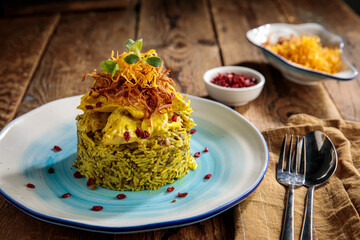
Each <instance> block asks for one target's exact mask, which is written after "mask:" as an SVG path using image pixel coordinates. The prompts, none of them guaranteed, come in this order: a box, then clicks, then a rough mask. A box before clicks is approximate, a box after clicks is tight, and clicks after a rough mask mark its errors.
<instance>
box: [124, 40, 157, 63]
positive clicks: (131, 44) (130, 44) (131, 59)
mask: <svg viewBox="0 0 360 240" xmlns="http://www.w3.org/2000/svg"><path fill="white" fill-rule="evenodd" d="M142 45H143V40H142V39H141V38H140V39H138V40H136V41H134V40H132V39H129V40H127V41H126V43H125V47H126V48H127V49H128V50H129V51H130V52H135V53H137V55H136V54H130V55H128V56H127V57H126V58H124V61H125V62H126V63H127V64H135V63H137V62H138V61H139V60H141V61H142V62H143V64H144V63H145V62H147V63H148V64H149V65H150V66H153V67H160V66H161V63H162V60H161V58H159V57H153V56H146V57H143V58H142V57H141V54H140V52H141V48H142Z"/></svg>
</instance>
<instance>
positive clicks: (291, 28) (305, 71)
mask: <svg viewBox="0 0 360 240" xmlns="http://www.w3.org/2000/svg"><path fill="white" fill-rule="evenodd" d="M301 34H311V35H316V36H318V37H319V38H320V40H321V43H322V45H323V46H326V47H338V48H340V50H341V56H342V60H343V66H344V67H343V69H342V71H341V72H338V73H335V74H328V73H325V72H321V71H317V70H312V69H309V68H306V67H304V66H301V65H299V64H296V63H293V62H291V61H289V60H287V59H286V58H284V57H282V56H280V55H278V54H276V53H274V52H272V51H270V50H268V49H267V48H266V47H265V46H264V45H263V43H265V42H266V41H268V40H269V39H270V43H276V42H277V41H278V39H279V38H280V37H285V38H289V37H290V36H291V35H293V36H295V37H296V36H298V35H301ZM270 36H271V37H270ZM246 37H247V39H248V40H249V41H250V42H251V43H252V44H254V45H255V46H257V47H259V48H260V49H261V50H262V52H263V54H264V55H265V57H266V58H267V59H268V61H269V62H270V63H271V64H272V65H273V66H275V67H276V68H278V69H279V70H280V71H281V72H282V74H283V75H284V77H286V78H287V79H288V80H290V81H292V82H295V83H298V84H301V85H315V84H317V83H318V82H320V81H322V80H328V79H333V80H339V81H347V80H352V79H354V78H355V77H356V76H357V75H358V71H357V69H356V68H355V67H354V66H352V65H351V64H350V63H349V62H348V60H347V59H346V58H345V56H344V54H343V48H344V41H343V39H342V38H341V37H340V36H338V35H336V34H334V33H331V32H329V31H328V30H326V29H325V28H324V27H323V26H321V25H320V24H317V23H305V24H286V23H271V24H265V25H262V26H260V27H257V28H253V29H251V30H249V31H248V32H247V33H246ZM269 37H270V38H269Z"/></svg>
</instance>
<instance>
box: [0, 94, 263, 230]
mask: <svg viewBox="0 0 360 240" xmlns="http://www.w3.org/2000/svg"><path fill="white" fill-rule="evenodd" d="M182 95H185V94H182ZM186 95H187V100H190V101H192V100H193V99H195V100H197V101H204V102H208V103H210V104H215V105H218V106H219V107H221V108H224V109H227V111H231V112H232V113H234V114H235V115H237V116H238V117H240V118H241V119H242V120H243V121H245V122H246V123H247V124H249V125H250V126H251V127H252V128H253V130H254V131H255V132H256V133H257V135H258V137H259V138H260V139H261V142H262V143H263V146H262V147H264V150H265V154H266V155H265V158H266V160H265V164H264V165H263V169H262V170H261V174H260V176H259V178H258V179H257V181H255V182H254V183H253V184H252V186H251V187H250V188H249V189H248V190H247V191H244V192H243V193H242V194H241V195H239V196H237V197H235V198H233V199H231V200H229V201H227V202H225V203H223V204H221V205H220V206H218V207H216V208H213V209H210V210H209V211H206V212H204V213H202V214H197V215H196V216H191V217H185V218H181V219H176V220H170V221H162V222H157V223H150V224H142V225H134V226H125V227H107V226H99V225H93V224H86V223H81V222H77V221H73V220H69V219H62V218H59V217H53V216H50V215H47V214H43V213H40V212H37V211H35V210H32V209H31V208H29V207H26V206H24V205H23V204H21V203H19V202H17V201H16V200H15V199H13V198H12V197H11V196H10V195H9V194H7V193H6V192H4V191H3V190H2V189H1V188H0V195H2V196H3V197H4V198H5V200H7V201H8V202H9V203H11V204H12V205H14V206H15V207H17V208H18V209H19V210H21V211H22V212H24V213H26V214H28V215H30V216H32V217H34V218H36V219H39V220H41V221H45V222H49V223H52V224H57V225H61V226H65V227H71V228H77V229H82V230H89V231H96V232H104V233H120V234H121V233H124V234H125V233H135V232H145V231H154V230H159V229H167V228H174V227H181V226H186V225H190V224H195V223H198V222H201V221H204V220H207V219H209V218H211V217H214V216H216V215H218V214H220V213H222V212H224V211H226V210H228V209H230V208H232V207H234V206H235V205H237V204H239V203H240V202H242V201H243V200H245V199H246V198H247V197H248V196H250V195H251V193H253V192H254V191H255V190H256V189H257V187H258V186H259V185H260V183H261V182H262V180H263V179H264V176H265V174H266V172H267V169H268V166H269V149H268V146H267V143H266V141H265V138H264V136H263V135H262V134H261V132H260V131H259V130H258V129H257V128H256V127H255V125H254V124H253V123H251V122H250V121H249V120H247V119H246V118H245V117H244V116H242V115H241V114H240V113H238V112H237V111H235V110H234V109H232V108H230V107H228V106H226V105H224V104H221V103H219V102H216V101H213V100H210V99H205V98H202V97H197V96H193V95H190V94H186ZM81 96H82V95H77V96H70V97H65V98H60V99H56V100H53V101H50V102H48V103H45V104H43V105H41V106H39V107H37V108H35V109H33V110H31V111H29V112H27V113H25V114H23V115H21V116H19V117H17V118H15V119H14V120H12V121H10V122H9V123H8V124H7V125H6V126H5V127H4V128H3V129H2V130H1V131H0V140H1V139H2V138H3V137H4V136H5V135H6V133H7V131H9V130H10V129H11V128H12V127H14V126H15V125H16V124H17V122H19V121H21V120H22V119H23V118H25V117H26V116H27V115H29V114H36V112H38V111H41V110H42V108H44V107H45V106H47V105H49V104H53V103H55V102H58V101H65V100H71V99H75V98H79V97H81Z"/></svg>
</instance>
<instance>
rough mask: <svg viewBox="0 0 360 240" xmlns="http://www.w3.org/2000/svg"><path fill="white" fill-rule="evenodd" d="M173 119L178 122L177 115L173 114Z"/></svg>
mask: <svg viewBox="0 0 360 240" xmlns="http://www.w3.org/2000/svg"><path fill="white" fill-rule="evenodd" d="M171 121H173V122H176V121H177V115H176V114H173V115H172V117H171Z"/></svg>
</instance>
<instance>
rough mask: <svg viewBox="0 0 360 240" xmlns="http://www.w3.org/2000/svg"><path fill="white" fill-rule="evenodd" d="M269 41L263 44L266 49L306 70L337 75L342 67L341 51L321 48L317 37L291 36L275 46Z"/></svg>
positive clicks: (282, 39) (281, 39)
mask: <svg viewBox="0 0 360 240" xmlns="http://www.w3.org/2000/svg"><path fill="white" fill-rule="evenodd" d="M269 40H270V39H268V41H266V42H265V43H264V45H265V46H266V47H267V48H268V49H270V50H272V51H274V52H275V53H277V54H279V55H281V56H282V57H284V58H286V59H288V60H289V61H291V62H294V63H297V64H300V65H303V66H305V67H307V68H311V69H314V70H318V71H323V72H327V73H337V72H339V71H341V69H342V67H343V66H342V60H341V50H340V49H339V48H328V47H324V46H322V44H321V42H320V38H319V37H318V36H314V35H309V36H307V35H301V36H298V37H294V36H291V37H290V39H285V38H279V41H278V43H276V44H270V41H269Z"/></svg>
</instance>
